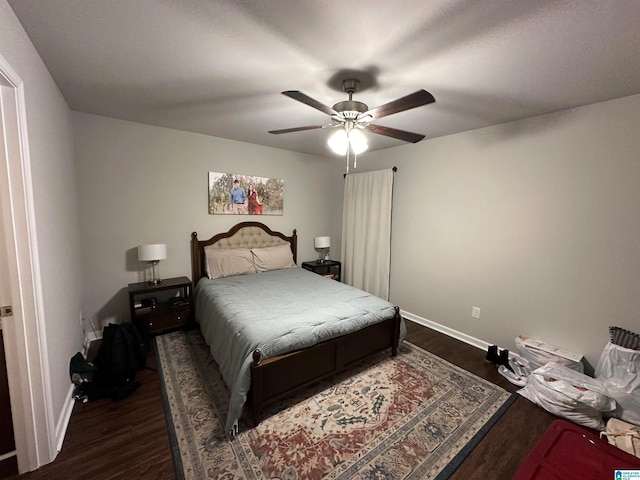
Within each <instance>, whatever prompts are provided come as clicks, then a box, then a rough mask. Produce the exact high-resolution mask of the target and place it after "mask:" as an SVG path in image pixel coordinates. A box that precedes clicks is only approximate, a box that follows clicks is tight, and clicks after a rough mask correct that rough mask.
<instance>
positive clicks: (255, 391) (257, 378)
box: [251, 349, 262, 425]
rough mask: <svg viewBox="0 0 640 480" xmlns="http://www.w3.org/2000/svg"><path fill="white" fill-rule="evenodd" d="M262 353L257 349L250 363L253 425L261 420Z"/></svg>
mask: <svg viewBox="0 0 640 480" xmlns="http://www.w3.org/2000/svg"><path fill="white" fill-rule="evenodd" d="M261 361H262V352H261V351H260V350H258V349H255V350H254V351H253V362H251V395H252V407H253V424H254V425H258V424H259V423H260V421H261V420H262V369H261V368H260V367H261V364H260V362H261Z"/></svg>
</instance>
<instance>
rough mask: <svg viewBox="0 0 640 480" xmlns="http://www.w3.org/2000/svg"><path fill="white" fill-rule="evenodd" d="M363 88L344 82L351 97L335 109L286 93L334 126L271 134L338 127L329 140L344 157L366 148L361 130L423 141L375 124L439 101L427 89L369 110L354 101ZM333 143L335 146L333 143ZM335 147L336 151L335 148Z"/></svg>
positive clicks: (416, 135) (352, 80) (353, 81)
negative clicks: (350, 152)
mask: <svg viewBox="0 0 640 480" xmlns="http://www.w3.org/2000/svg"><path fill="white" fill-rule="evenodd" d="M359 88H360V81H359V80H357V79H355V78H349V79H346V80H344V81H343V82H342V89H343V90H344V92H346V93H348V94H349V100H346V101H343V102H338V103H336V104H335V105H334V106H333V107H329V106H328V105H324V104H323V103H320V102H319V101H317V100H315V99H313V98H311V97H309V96H308V95H305V94H304V93H302V92H300V91H298V90H287V91H286V92H282V94H283V95H286V96H287V97H290V98H293V99H294V100H297V101H299V102H302V103H304V104H306V105H309V106H310V107H313V108H315V109H317V110H320V111H321V112H323V113H326V114H327V115H329V116H330V117H331V123H329V124H325V125H309V126H306V127H294V128H285V129H281V130H270V131H269V133H273V134H276V135H279V134H281V133H291V132H300V131H303V130H313V129H317V128H338V129H339V130H338V131H337V132H336V134H334V135H333V136H332V137H331V138H330V139H329V146H330V147H331V148H332V149H333V150H334V151H335V152H336V153H340V154H342V155H344V154H345V153H347V155H348V153H349V147H351V150H353V152H354V153H355V154H358V153H361V152H363V151H364V150H366V149H367V143H366V138H365V137H364V135H362V132H361V130H369V131H370V132H372V133H377V134H378V135H385V136H387V137H393V138H397V139H400V140H403V141H405V142H411V143H417V142H419V141H420V140H422V139H423V138H424V135H421V134H419V133H413V132H407V131H406V130H398V129H396V128H391V127H385V126H383V125H377V124H374V123H372V122H373V121H374V120H377V119H379V118H382V117H386V116H388V115H391V114H394V113H399V112H403V111H405V110H410V109H412V108H416V107H420V106H422V105H427V104H429V103H433V102H435V101H436V99H435V98H433V95H431V94H430V93H429V92H427V91H426V90H418V91H417V92H414V93H412V94H409V95H407V96H405V97H402V98H399V99H397V100H394V101H392V102H389V103H385V104H384V105H380V106H379V107H375V108H371V109H370V108H369V107H368V106H367V105H366V104H364V103H362V102H358V101H356V100H353V94H354V93H355V92H357V91H358V90H359ZM332 141H333V144H332ZM334 147H336V148H334Z"/></svg>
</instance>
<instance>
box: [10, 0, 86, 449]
mask: <svg viewBox="0 0 640 480" xmlns="http://www.w3.org/2000/svg"><path fill="white" fill-rule="evenodd" d="M0 55H2V57H3V58H4V59H5V60H6V62H7V63H8V64H9V65H10V66H11V68H12V69H13V70H14V71H15V72H16V73H17V75H19V77H20V78H21V79H22V81H23V82H24V94H25V103H26V110H27V119H26V120H27V134H28V142H29V143H28V145H29V148H28V150H29V151H28V154H29V158H30V163H31V172H30V173H31V178H32V187H33V206H34V212H35V223H36V228H35V229H34V233H35V234H36V238H37V251H36V252H34V255H35V258H36V259H38V260H39V261H38V264H37V268H38V270H39V273H40V278H39V280H40V285H39V286H40V287H41V292H42V305H41V306H42V309H41V312H40V313H41V315H42V320H43V324H44V329H43V331H41V332H40V333H41V335H42V339H43V340H42V341H43V343H44V345H45V346H46V348H45V349H43V352H41V353H42V354H43V355H45V357H44V358H43V361H44V362H45V364H44V368H45V372H44V375H45V377H46V378H45V379H44V381H45V385H48V386H49V387H50V399H51V402H50V404H47V405H46V406H45V408H46V410H47V412H48V413H49V414H50V415H51V416H52V417H53V418H52V419H51V420H52V421H51V423H52V424H53V425H54V426H55V428H56V431H57V432H56V433H57V434H60V435H63V434H64V427H65V426H66V423H65V422H66V418H64V417H65V415H66V414H68V413H69V411H68V410H67V412H66V413H65V412H64V411H63V410H64V409H65V408H66V407H68V405H69V388H70V382H69V359H70V358H71V356H72V355H73V354H74V353H75V352H77V351H78V349H79V348H81V346H82V334H81V329H80V322H79V317H78V313H79V311H80V305H81V288H80V282H81V268H80V256H79V255H78V251H79V250H80V242H79V229H78V209H77V190H76V174H75V164H74V161H73V138H72V128H71V119H70V110H69V108H68V106H67V104H66V102H65V100H64V99H63V97H62V95H61V94H60V91H59V90H58V88H57V87H56V85H55V83H54V82H53V79H52V78H51V76H50V74H49V72H48V70H47V68H46V66H45V65H44V63H43V62H42V60H41V59H40V56H39V55H38V53H37V51H36V50H35V48H34V47H33V44H32V43H31V41H30V40H29V38H28V36H27V34H26V33H25V31H24V30H23V28H22V26H21V25H20V24H19V22H18V20H17V18H16V17H15V15H14V13H13V10H12V9H11V8H10V7H9V5H8V4H7V3H6V1H5V0H0ZM37 273H38V272H37V271H36V272H35V274H37ZM36 290H37V289H36ZM30 320H31V321H32V320H33V319H30ZM30 340H34V339H30ZM36 353H37V352H31V354H32V355H36ZM34 394H35V395H38V392H34ZM36 401H42V402H46V401H47V400H46V397H45V398H37V399H36ZM38 408H41V406H38ZM40 427H41V428H42V427H43V426H42V425H41V426H40ZM29 428H31V427H29ZM59 440H60V439H59ZM54 447H55V446H54ZM40 460H44V461H47V459H40Z"/></svg>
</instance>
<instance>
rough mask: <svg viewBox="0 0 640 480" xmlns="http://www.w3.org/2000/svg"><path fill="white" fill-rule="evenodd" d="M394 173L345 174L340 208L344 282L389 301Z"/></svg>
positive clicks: (380, 171) (388, 171) (386, 171)
mask: <svg viewBox="0 0 640 480" xmlns="http://www.w3.org/2000/svg"><path fill="white" fill-rule="evenodd" d="M392 199H393V170H391V169H389V170H377V171H374V172H365V173H354V174H351V173H350V174H348V175H347V176H346V178H345V183H344V205H343V208H342V253H341V261H342V276H343V281H344V282H345V283H347V284H349V285H352V286H354V287H357V288H359V289H361V290H364V291H366V292H369V293H372V294H373V295H377V296H378V297H380V298H384V299H385V300H388V299H389V274H390V268H391V267H390V264H391V203H392Z"/></svg>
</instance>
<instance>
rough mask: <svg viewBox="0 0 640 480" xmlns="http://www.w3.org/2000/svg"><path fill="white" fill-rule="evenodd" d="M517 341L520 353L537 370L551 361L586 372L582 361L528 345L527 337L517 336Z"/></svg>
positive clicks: (531, 367) (530, 366)
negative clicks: (526, 342)
mask: <svg viewBox="0 0 640 480" xmlns="http://www.w3.org/2000/svg"><path fill="white" fill-rule="evenodd" d="M515 343H516V349H517V350H518V353H519V354H520V356H521V357H522V358H523V359H525V360H526V361H527V362H528V364H529V368H530V369H531V370H535V369H536V368H540V367H543V366H544V365H546V364H547V363H549V362H556V363H560V364H562V365H565V366H566V367H569V368H570V369H572V370H575V371H576V372H580V373H582V372H584V365H583V364H582V362H581V361H574V360H571V359H568V358H565V357H562V356H561V355H556V354H554V353H551V352H548V351H545V350H542V349H539V348H535V347H533V346H531V345H526V344H525V339H524V338H523V337H521V336H519V337H516V339H515Z"/></svg>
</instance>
